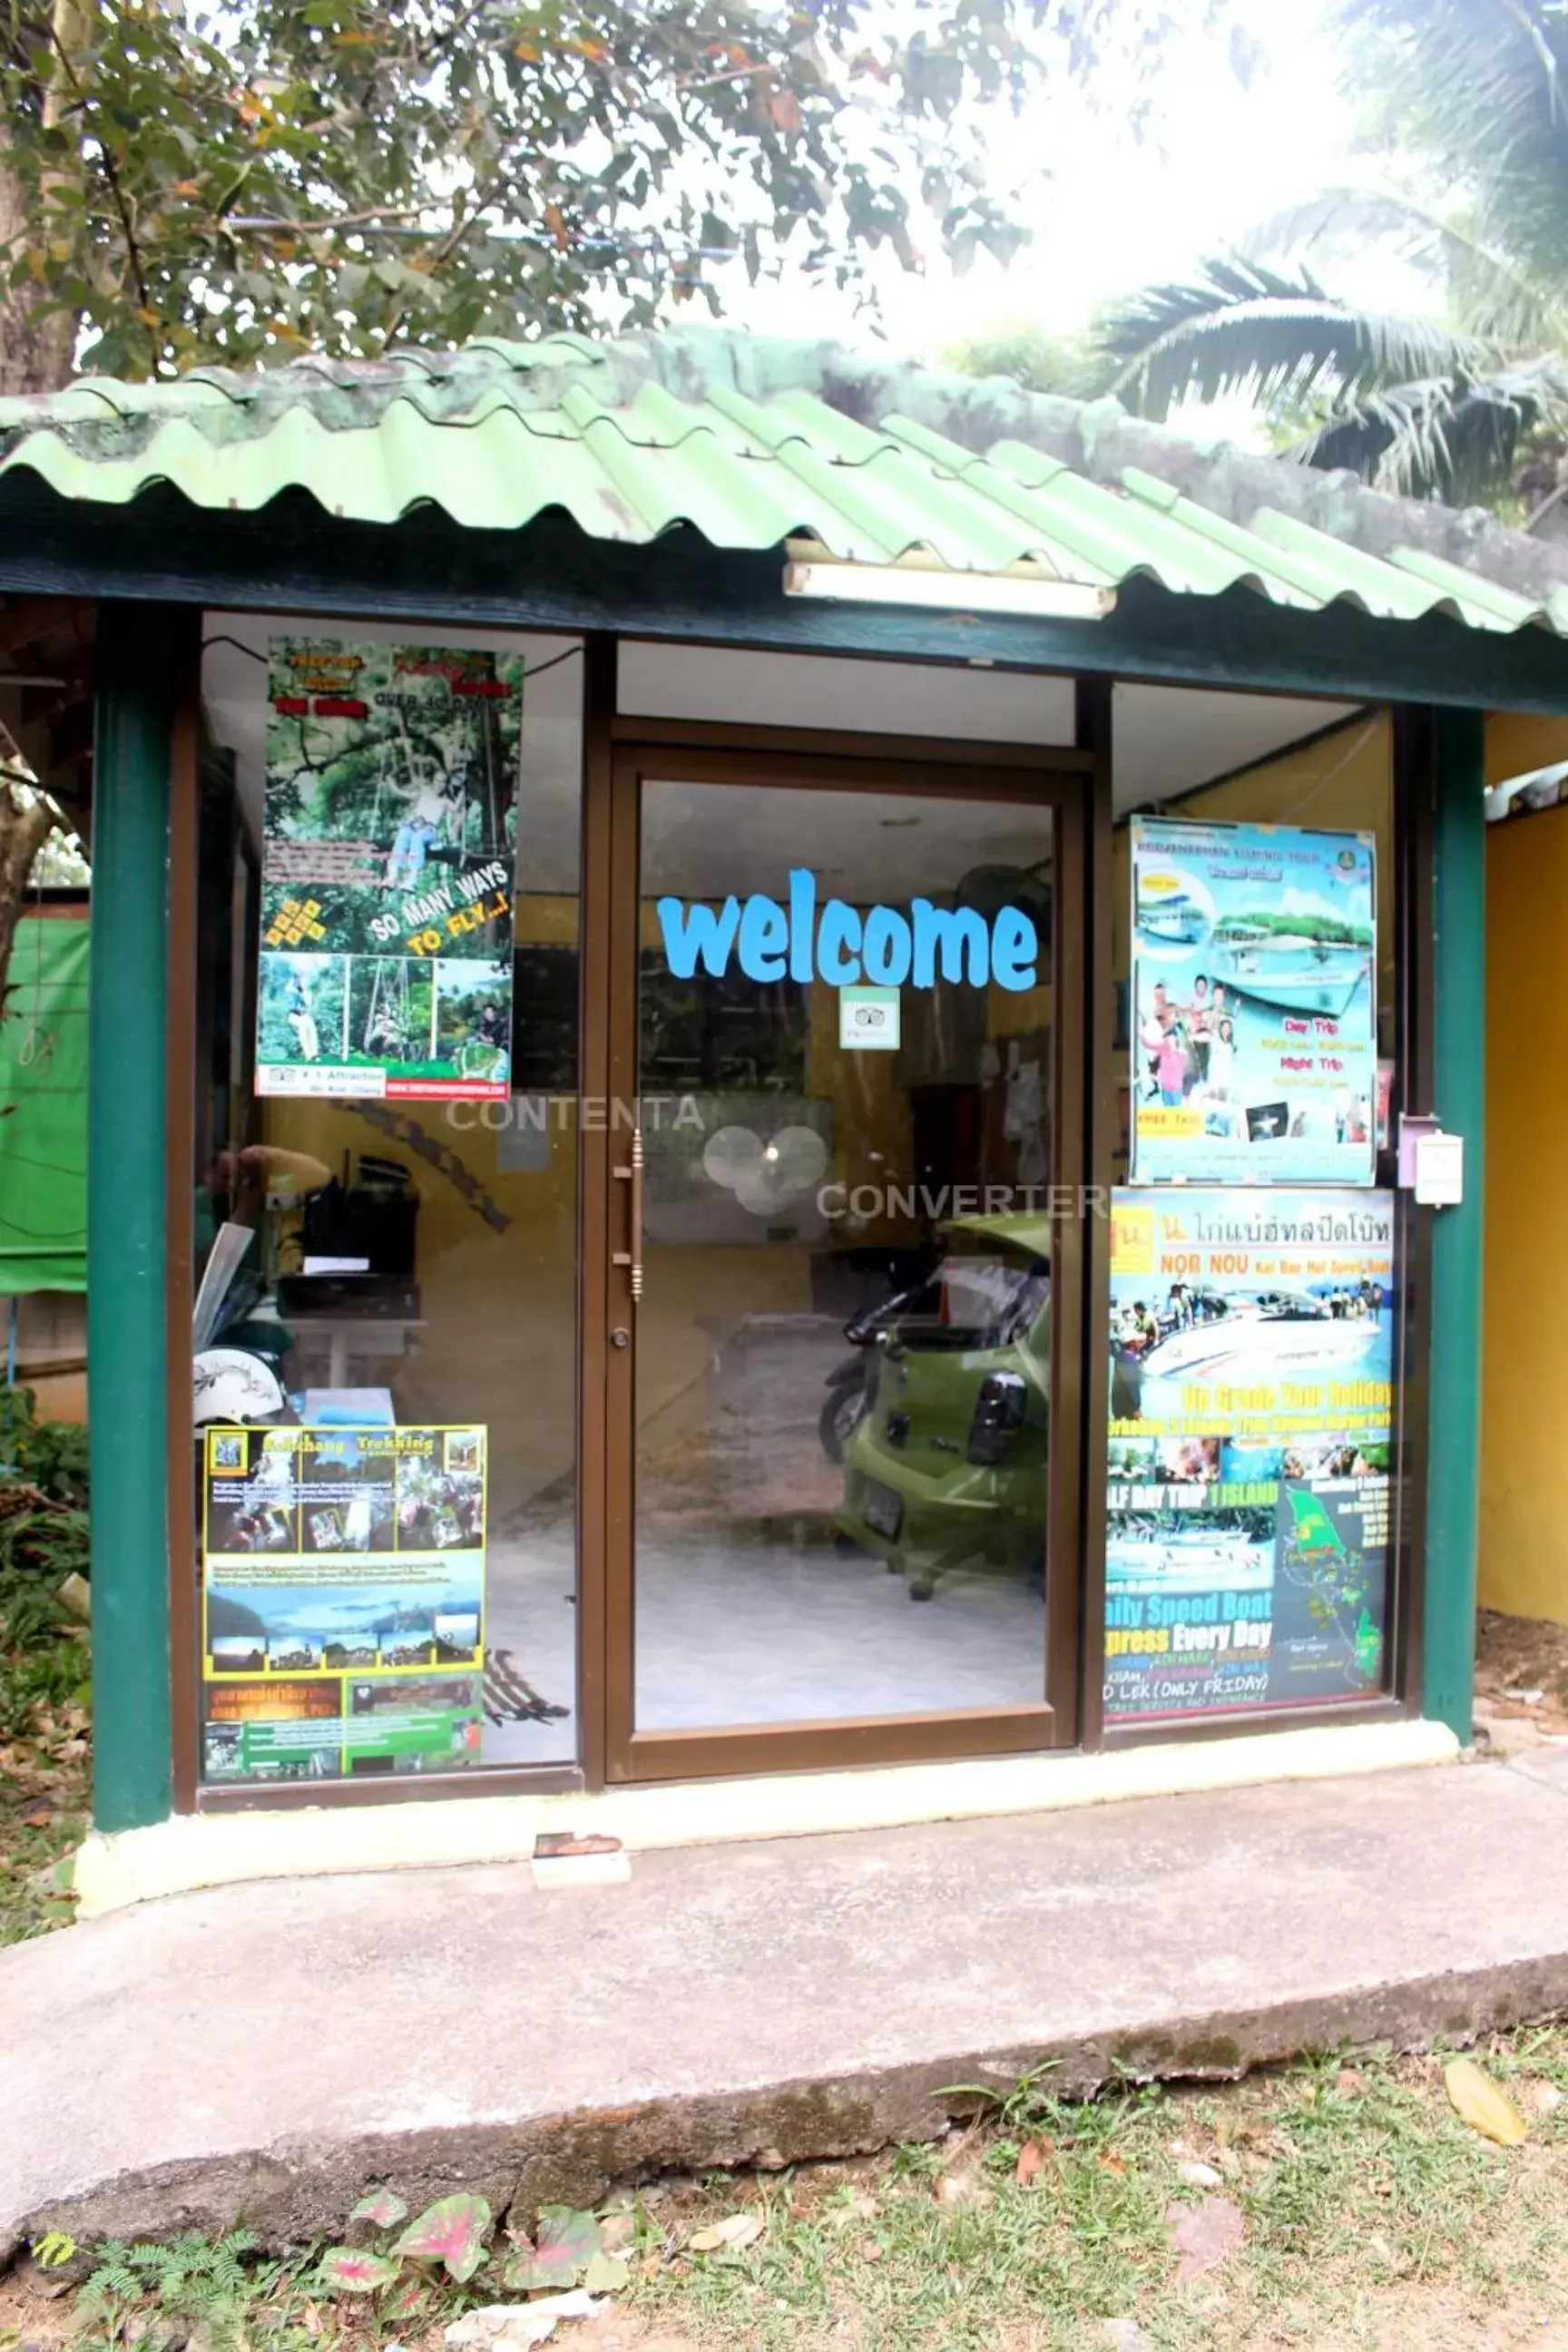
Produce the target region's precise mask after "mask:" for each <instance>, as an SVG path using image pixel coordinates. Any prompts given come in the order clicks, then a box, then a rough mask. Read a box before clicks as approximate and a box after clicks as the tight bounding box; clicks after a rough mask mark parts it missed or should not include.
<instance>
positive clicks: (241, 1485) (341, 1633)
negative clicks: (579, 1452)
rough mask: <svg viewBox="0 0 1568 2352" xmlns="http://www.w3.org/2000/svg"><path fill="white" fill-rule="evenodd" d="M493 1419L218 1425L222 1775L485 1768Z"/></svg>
mask: <svg viewBox="0 0 1568 2352" xmlns="http://www.w3.org/2000/svg"><path fill="white" fill-rule="evenodd" d="M485 1436H486V1433H485V1431H484V1430H483V1429H475V1428H464V1429H446V1428H434V1429H433V1428H420V1429H414V1428H409V1429H401V1428H392V1429H389V1428H386V1427H374V1428H363V1429H348V1428H342V1429H338V1428H322V1429H216V1428H215V1429H208V1430H207V1431H206V1433H205V1441H206V1442H205V1457H204V1459H205V1477H204V1481H203V1505H204V1507H203V1521H202V1528H203V1558H204V1562H205V1569H204V1576H203V1593H202V1602H203V1622H202V1654H203V1684H204V1688H205V1706H204V1708H203V1760H204V1768H205V1778H206V1779H207V1780H209V1781H224V1780H241V1781H258V1780H342V1779H350V1780H355V1779H363V1778H366V1777H369V1776H371V1775H374V1774H386V1773H393V1774H397V1773H405V1772H449V1771H453V1770H457V1769H461V1768H463V1767H465V1766H467V1765H470V1764H477V1763H478V1761H479V1737H480V1734H479V1723H480V1712H481V1704H482V1699H483V1689H484V1658H485V1652H484V1581H485Z"/></svg>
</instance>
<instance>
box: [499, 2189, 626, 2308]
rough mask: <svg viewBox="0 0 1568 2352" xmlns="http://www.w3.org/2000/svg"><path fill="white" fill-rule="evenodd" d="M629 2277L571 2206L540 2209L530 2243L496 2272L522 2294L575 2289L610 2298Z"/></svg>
mask: <svg viewBox="0 0 1568 2352" xmlns="http://www.w3.org/2000/svg"><path fill="white" fill-rule="evenodd" d="M630 2276H631V2270H630V2267H629V2265H628V2264H627V2263H626V2262H625V2261H623V2259H622V2258H621V2256H620V2255H619V2254H617V2253H611V2252H607V2251H606V2249H605V2243H604V2232H603V2230H602V2228H601V2226H600V2224H599V2222H598V2221H597V2220H596V2219H595V2216H594V2215H593V2214H592V2213H584V2212H580V2211H579V2210H577V2209H576V2208H575V2207H574V2206H571V2205H542V2206H541V2207H540V2209H539V2227H538V2229H537V2231H535V2233H534V2242H533V2243H532V2245H531V2246H528V2245H524V2246H521V2247H520V2248H519V2249H518V2252H516V2254H515V2255H514V2256H513V2257H512V2260H511V2261H510V2263H507V2265H506V2267H505V2269H504V2270H503V2271H502V2273H501V2284H502V2285H503V2286H506V2287H510V2288H511V2289H513V2290H514V2291H520V2292H521V2293H522V2294H538V2293H540V2292H542V2291H545V2290H550V2291H555V2290H559V2289H561V2288H563V2287H574V2286H585V2287H587V2288H588V2289H589V2291H590V2292H591V2293H592V2294H614V2293H615V2292H616V2288H617V2287H623V2286H625V2285H626V2281H627V2280H628V2279H629V2278H630Z"/></svg>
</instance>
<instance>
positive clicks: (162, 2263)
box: [80, 2230, 284, 2352]
mask: <svg viewBox="0 0 1568 2352" xmlns="http://www.w3.org/2000/svg"><path fill="white" fill-rule="evenodd" d="M258 2244H259V2241H258V2239H257V2238H256V2237H255V2236H254V2235H253V2234H252V2232H251V2231H248V2230H231V2231H229V2233H228V2235H227V2236H226V2237H224V2238H217V2239H211V2238H204V2237H203V2236H202V2235H201V2234H200V2232H199V2231H194V2230H187V2231H183V2232H182V2234H181V2235H180V2236H179V2237H177V2238H175V2239H174V2241H173V2242H172V2243H171V2244H169V2245H166V2246H155V2245H151V2244H137V2245H131V2246H128V2245H125V2244H123V2243H122V2242H121V2241H120V2240H118V2239H114V2240H111V2241H110V2242H109V2243H108V2244H107V2245H106V2246H105V2247H104V2248H103V2250H102V2253H101V2255H100V2260H99V2264H98V2267H97V2269H96V2270H95V2271H94V2272H93V2273H92V2274H91V2276H90V2277H89V2279H88V2281H87V2283H86V2284H85V2285H84V2286H83V2288H82V2290H81V2295H80V2309H81V2314H82V2316H83V2317H84V2318H85V2319H87V2320H88V2321H89V2322H91V2323H95V2324H96V2325H97V2326H99V2327H100V2328H102V2329H103V2330H104V2331H105V2332H106V2333H107V2334H108V2335H109V2336H110V2340H111V2341H118V2340H121V2338H123V2336H125V2334H126V2325H127V2322H128V2321H129V2320H130V2319H131V2317H132V2314H133V2313H135V2312H136V2311H137V2310H139V2309H140V2308H142V2307H143V2306H145V2305H153V2307H155V2308H156V2310H157V2311H158V2312H159V2314H160V2315H162V2316H163V2318H165V2319H173V2320H177V2321H183V2322H184V2323H185V2325H186V2326H188V2327H189V2328H191V2329H193V2330H194V2329H195V2328H198V2327H199V2328H200V2329H201V2330H202V2332H203V2334H204V2335H205V2336H206V2337H207V2339H208V2341H209V2342H210V2343H211V2345H212V2346H213V2347H215V2352H236V2347H238V2346H239V2345H240V2343H241V2342H242V2340H243V2338H244V2334H245V2320H246V2314H247V2311H248V2310H249V2309H250V2308H251V2306H252V2305H255V2304H256V2303H258V2302H259V2301H261V2300H262V2299H263V2298H264V2297H267V2296H268V2295H270V2294H273V2293H274V2291H275V2290H276V2288H277V2287H278V2284H279V2281H280V2279H281V2278H282V2276H283V2274H284V2265H283V2264H282V2263H277V2262H258V2261H256V2260H255V2259H254V2256H255V2254H256V2252H257V2248H258Z"/></svg>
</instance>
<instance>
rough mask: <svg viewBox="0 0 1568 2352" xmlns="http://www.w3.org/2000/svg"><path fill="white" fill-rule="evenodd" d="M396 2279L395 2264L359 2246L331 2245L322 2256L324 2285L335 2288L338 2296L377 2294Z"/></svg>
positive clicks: (322, 2280) (382, 2255) (322, 2282)
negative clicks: (379, 2289)
mask: <svg viewBox="0 0 1568 2352" xmlns="http://www.w3.org/2000/svg"><path fill="white" fill-rule="evenodd" d="M396 2276H397V2264H396V2263H392V2262H388V2260H387V2258H386V2256H385V2255H384V2254H370V2253H366V2252H364V2251H363V2248H362V2247H359V2246H329V2247H328V2248H327V2251H326V2252H325V2253H324V2254H323V2255H322V2256H321V2284H322V2285H323V2286H330V2287H334V2288H335V2289H336V2290H337V2292H338V2294H374V2293H375V2291H376V2289H377V2287H383V2286H390V2285H391V2284H392V2282H393V2280H394V2279H395V2277H396Z"/></svg>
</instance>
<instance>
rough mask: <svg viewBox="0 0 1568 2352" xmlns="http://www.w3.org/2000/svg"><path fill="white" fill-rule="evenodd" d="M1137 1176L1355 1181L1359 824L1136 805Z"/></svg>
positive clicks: (1362, 911)
mask: <svg viewBox="0 0 1568 2352" xmlns="http://www.w3.org/2000/svg"><path fill="white" fill-rule="evenodd" d="M1373 846H1374V844H1373V835H1371V834H1365V833H1308V832H1303V831H1302V830H1300V828H1299V827H1297V826H1294V825H1268V824H1189V823H1186V822H1184V821H1183V820H1181V819H1178V818H1169V817H1134V818H1133V819H1132V820H1131V852H1132V1003H1133V1006H1134V1021H1133V1037H1132V1165H1131V1179H1132V1181H1133V1182H1134V1183H1135V1184H1159V1183H1169V1182H1172V1181H1186V1182H1189V1183H1210V1184H1214V1183H1226V1184H1258V1183H1275V1184H1312V1183H1330V1184H1370V1183H1371V1182H1372V1181H1373V1177H1374V1175H1375V1173H1376V1134H1377V1021H1376V1008H1375V1005H1374V1003H1373V996H1374V990H1375V978H1376V964H1377V960H1376V906H1377V898H1376V888H1375V882H1374V875H1373Z"/></svg>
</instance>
